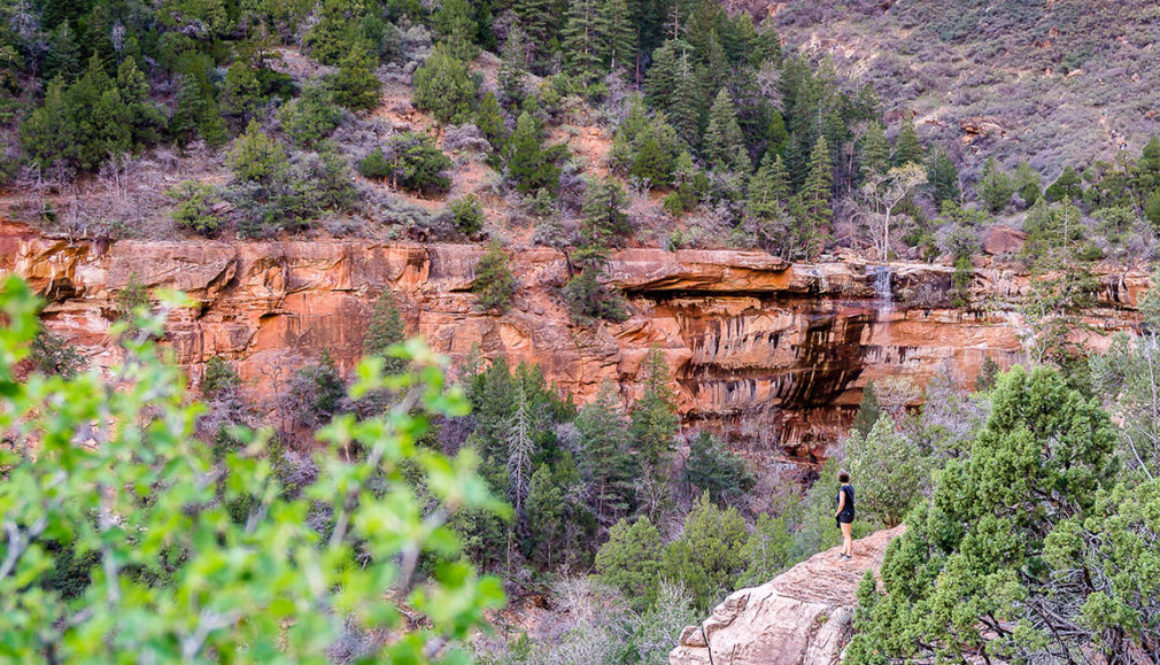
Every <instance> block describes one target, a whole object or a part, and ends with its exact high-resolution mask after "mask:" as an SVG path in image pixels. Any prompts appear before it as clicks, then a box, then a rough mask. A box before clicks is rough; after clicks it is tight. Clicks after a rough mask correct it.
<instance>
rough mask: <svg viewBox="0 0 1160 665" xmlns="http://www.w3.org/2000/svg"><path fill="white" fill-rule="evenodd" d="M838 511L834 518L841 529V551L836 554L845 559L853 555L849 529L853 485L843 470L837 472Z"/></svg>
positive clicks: (851, 520)
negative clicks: (838, 485)
mask: <svg viewBox="0 0 1160 665" xmlns="http://www.w3.org/2000/svg"><path fill="white" fill-rule="evenodd" d="M838 482H840V483H842V486H841V487H839V488H838V498H837V500H838V511H837V512H836V513H834V519H835V520H837V521H838V528H839V529H841V530H842V551H841V553H839V554H838V556H840V557H843V558H845V559H852V558H853V557H854V539H853V538H852V537H851V530H852V529H853V524H854V487H853V486H851V485H850V474H848V473H846V472H845V471H843V472H841V473H839V474H838Z"/></svg>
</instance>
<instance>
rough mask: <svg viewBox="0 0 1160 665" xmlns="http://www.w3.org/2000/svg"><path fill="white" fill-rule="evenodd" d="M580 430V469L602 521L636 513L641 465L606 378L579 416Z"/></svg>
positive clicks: (578, 425)
mask: <svg viewBox="0 0 1160 665" xmlns="http://www.w3.org/2000/svg"><path fill="white" fill-rule="evenodd" d="M575 424H576V429H577V431H578V432H579V433H580V445H581V453H580V470H581V472H582V474H583V476H584V481H585V482H586V483H587V485H588V488H589V491H590V492H591V497H592V506H593V509H594V510H595V513H596V518H597V520H598V521H599V522H600V523H601V524H605V525H611V524H615V523H616V521H617V520H619V519H620V518H621V517H623V516H624V515H627V514H629V513H630V512H632V508H633V506H634V504H635V490H634V484H635V480H636V478H637V476H638V474H639V466H638V465H637V462H636V459H635V458H634V457H633V454H632V450H631V438H630V437H629V429H628V423H627V422H626V419H625V417H624V412H623V410H622V409H621V406H620V397H619V395H617V390H616V386H615V385H614V384H612V383H611V382H609V381H605V382H604V383H603V384H602V385H601V386H600V391H599V392H598V393H597V395H596V399H594V400H593V401H592V402H590V403H589V404H587V405H585V406H584V408H583V409H581V410H580V414H579V415H578V416H577V417H576V421H575Z"/></svg>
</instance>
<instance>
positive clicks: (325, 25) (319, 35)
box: [302, 0, 368, 65]
mask: <svg viewBox="0 0 1160 665" xmlns="http://www.w3.org/2000/svg"><path fill="white" fill-rule="evenodd" d="M316 16H317V21H316V22H315V23H314V25H313V26H311V28H310V30H309V31H308V32H307V33H306V34H305V35H304V36H303V38H302V45H303V46H304V47H305V48H306V49H307V50H308V51H309V53H310V56H311V57H312V58H314V59H315V60H317V61H318V62H320V63H322V64H324V65H337V64H338V62H339V61H340V60H341V59H342V58H343V57H344V56H345V55H347V54H348V53H349V52H350V51H351V49H354V48H356V47H363V48H365V47H367V46H368V43H367V40H366V36H365V35H364V34H363V31H362V29H361V27H362V19H363V17H364V16H366V6H365V4H364V2H363V0H322V1H321V2H320V3H319V6H318V10H317V12H316Z"/></svg>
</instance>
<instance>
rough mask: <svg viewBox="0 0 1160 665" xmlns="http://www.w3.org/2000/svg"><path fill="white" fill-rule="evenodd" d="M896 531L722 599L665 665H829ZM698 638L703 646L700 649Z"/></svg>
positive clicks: (846, 637) (815, 559)
mask: <svg viewBox="0 0 1160 665" xmlns="http://www.w3.org/2000/svg"><path fill="white" fill-rule="evenodd" d="M902 530H903V527H896V528H894V529H890V530H887V531H879V532H877V533H874V534H872V535H870V536H868V537H866V538H863V539H862V540H859V541H856V542H855V543H854V558H853V559H843V558H841V557H839V556H838V552H839V551H840V549H841V548H839V547H835V548H833V549H830V550H827V551H825V552H821V553H819V554H815V555H814V556H812V557H810V558H809V559H807V560H805V561H803V562H802V563H799V564H798V565H796V566H794V567H793V568H790V569H789V570H787V571H786V572H784V573H782V574H781V575H778V576H777V577H775V578H774V579H773V580H771V581H770V582H768V583H766V584H763V585H761V586H759V587H753V588H750V589H741V590H740V591H736V592H734V593H733V594H732V595H730V596H729V597H728V598H726V599H725V601H724V602H722V603H721V604H720V605H718V606H717V608H716V609H714V610H713V614H712V615H711V616H710V617H709V618H708V619H706V620H705V621H704V622H703V623H702V624H700V625H698V626H689V627H688V628H686V629H685V630H684V631H682V633H681V638H680V643H679V645H678V646H677V648H675V649H673V651H672V653H671V654H669V665H709V663H710V654H711V655H712V663H713V665H834V664H835V663H838V662H839V661H840V659H841V654H842V650H843V649H844V648H845V646H846V643H847V642H848V641H849V639H850V635H851V632H852V629H853V625H852V623H853V618H854V607H855V605H856V603H857V596H856V594H857V591H858V585H859V583H861V581H862V577H863V576H864V575H865V573H866V571H867V570H872V571H874V572H875V573H877V571H878V568H879V567H880V566H881V565H882V557H883V555H884V554H885V552H886V545H887V543H889V542H890V541H891V540H892V539H893V538H895V537H896V536H898V535H900V534H901V533H902ZM706 638H708V640H707V642H706Z"/></svg>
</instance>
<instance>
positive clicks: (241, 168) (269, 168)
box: [227, 120, 287, 184]
mask: <svg viewBox="0 0 1160 665" xmlns="http://www.w3.org/2000/svg"><path fill="white" fill-rule="evenodd" d="M227 161H228V163H229V166H230V170H231V171H233V176H234V179H235V180H237V181H241V182H254V183H262V184H269V183H272V182H275V181H277V180H279V179H280V178H281V176H282V175H283V174H285V172H286V169H287V163H286V151H285V150H284V149H283V148H282V145H281V144H280V143H278V142H277V141H275V140H274V139H273V138H271V137H270V136H268V135H267V134H266V133H265V132H263V131H262V127H261V125H259V124H258V121H257V120H251V121H250V124H249V125H248V126H247V127H246V132H245V133H244V134H242V135H241V136H239V137H238V138H237V139H236V140H235V141H234V147H233V150H231V151H230V154H229V156H228V160H227Z"/></svg>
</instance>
